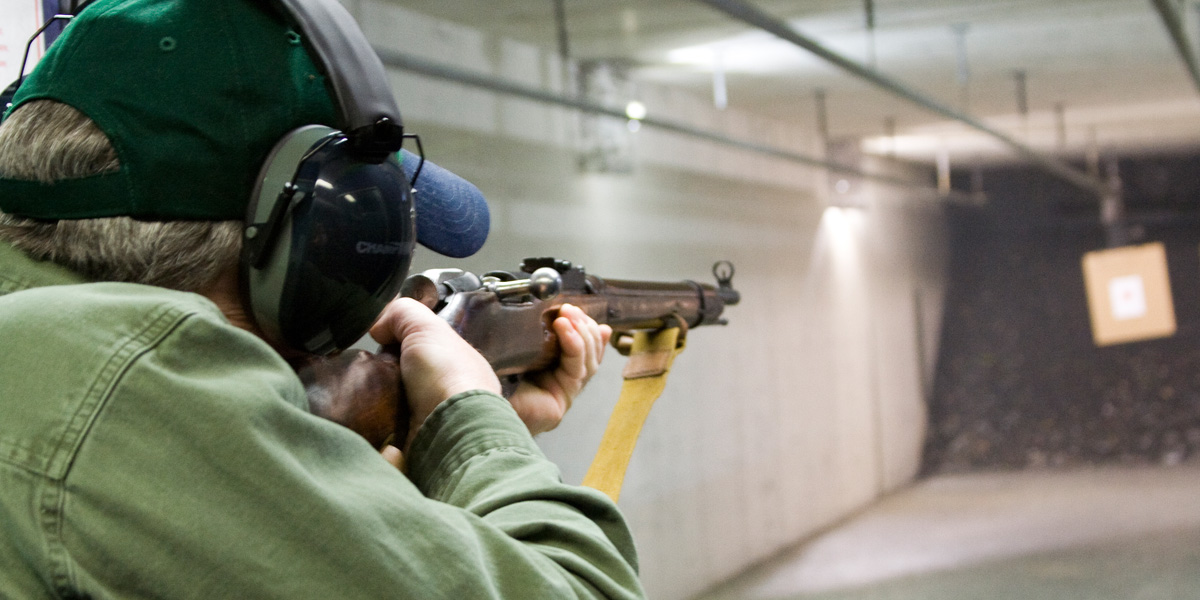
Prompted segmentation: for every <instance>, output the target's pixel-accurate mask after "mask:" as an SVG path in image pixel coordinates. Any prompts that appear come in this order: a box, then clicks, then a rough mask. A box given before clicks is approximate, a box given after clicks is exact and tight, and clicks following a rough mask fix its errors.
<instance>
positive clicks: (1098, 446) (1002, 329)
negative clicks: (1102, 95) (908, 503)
mask: <svg viewBox="0 0 1200 600" xmlns="http://www.w3.org/2000/svg"><path fill="white" fill-rule="evenodd" d="M1198 168H1200V156H1197V155H1193V154H1189V155H1182V156H1180V155H1177V156H1154V157H1144V156H1143V157H1134V158H1129V159H1124V160H1122V161H1121V163H1120V171H1121V174H1122V178H1123V180H1124V183H1125V189H1126V209H1127V214H1128V216H1129V222H1130V224H1131V226H1132V230H1133V233H1134V235H1135V237H1136V238H1138V239H1136V240H1135V243H1144V242H1150V241H1159V242H1162V243H1163V244H1164V245H1165V246H1166V249H1167V261H1168V266H1169V270H1170V278H1171V287H1172V295H1173V300H1174V304H1175V311H1176V320H1177V322H1178V332H1177V333H1176V335H1175V336H1173V337H1171V338H1166V339H1159V340H1152V341H1146V342H1136V343H1130V344H1123V345H1117V346H1110V347H1105V348H1097V347H1096V346H1095V345H1094V344H1093V343H1092V337H1091V329H1090V323H1089V320H1088V313H1087V299H1086V296H1085V292H1084V284H1083V276H1082V270H1081V265H1080V261H1081V258H1082V256H1083V254H1084V253H1085V252H1089V251H1092V250H1098V249H1101V248H1103V247H1104V232H1103V229H1102V227H1101V225H1100V222H1099V217H1098V215H1099V208H1098V206H1097V205H1096V203H1095V202H1094V201H1092V200H1090V199H1089V198H1088V197H1087V196H1084V195H1082V193H1081V192H1078V191H1076V190H1074V189H1073V188H1070V187H1068V186H1067V185H1066V184H1062V183H1060V182H1058V181H1056V180H1053V179H1050V178H1049V177H1048V176H1046V175H1043V174H1041V173H1040V172H1035V171H1033V170H1031V169H1025V168H1007V169H994V170H991V171H987V172H985V173H984V183H985V189H987V191H988V194H989V199H990V204H989V205H988V206H986V207H984V208H963V207H955V210H952V211H951V212H950V214H949V223H950V231H951V242H950V243H951V256H952V258H951V264H950V271H949V278H948V282H949V285H948V293H947V298H946V313H945V323H944V328H943V337H942V344H941V351H940V357H939V361H938V367H937V374H936V378H935V383H934V389H933V394H932V398H931V406H930V408H931V413H930V434H929V437H928V439H927V441H926V447H925V453H924V460H923V467H922V472H923V473H924V474H926V475H930V474H937V473H948V472H965V471H972V470H985V469H1021V468H1043V467H1052V468H1056V467H1070V466H1080V465H1098V464H1165V465H1174V464H1179V463H1181V462H1184V461H1186V460H1189V459H1192V458H1195V457H1200V181H1198V180H1197V179H1196V178H1195V177H1194V174H1195V173H1196V169H1198Z"/></svg>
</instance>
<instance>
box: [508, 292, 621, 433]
mask: <svg viewBox="0 0 1200 600" xmlns="http://www.w3.org/2000/svg"><path fill="white" fill-rule="evenodd" d="M553 327H554V334H555V335H556V336H558V345H559V350H560V352H561V354H560V356H559V361H558V367H557V368H554V369H552V370H546V371H541V372H538V373H529V374H526V375H524V376H523V377H522V379H521V382H520V383H519V384H518V385H517V388H516V390H515V391H514V392H513V394H512V396H511V397H509V402H511V403H512V405H513V408H515V409H517V414H518V415H520V416H521V420H522V421H524V422H525V426H526V427H528V428H529V432H530V433H532V434H534V435H537V434H539V433H542V432H545V431H550V430H551V429H554V428H555V427H558V424H559V422H560V421H562V418H563V415H565V414H566V412H567V410H568V409H570V408H571V402H572V401H573V400H574V399H575V397H576V396H578V395H579V392H580V391H582V390H583V386H584V384H586V383H587V381H588V379H590V378H591V377H592V375H595V374H596V370H597V369H598V368H599V367H600V361H601V360H602V359H603V358H604V349H605V347H607V345H608V340H609V338H611V337H612V328H611V327H609V326H608V325H598V324H596V321H595V320H594V319H592V318H591V317H589V316H587V314H586V313H584V312H583V311H582V310H580V309H579V308H578V307H576V306H572V305H570V304H563V305H562V306H561V307H560V308H559V311H558V317H557V318H556V319H554V323H553Z"/></svg>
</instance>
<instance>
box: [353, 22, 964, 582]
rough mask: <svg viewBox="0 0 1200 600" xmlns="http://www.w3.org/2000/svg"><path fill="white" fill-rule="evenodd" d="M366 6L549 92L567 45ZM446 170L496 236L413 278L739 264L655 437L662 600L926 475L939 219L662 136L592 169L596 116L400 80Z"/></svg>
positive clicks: (744, 123) (408, 48)
mask: <svg viewBox="0 0 1200 600" xmlns="http://www.w3.org/2000/svg"><path fill="white" fill-rule="evenodd" d="M347 5H348V6H349V7H350V8H351V10H352V11H353V12H355V14H356V16H357V17H358V18H359V20H360V22H361V23H362V24H363V27H364V29H365V31H366V32H367V34H368V37H370V38H371V40H372V42H373V43H374V44H376V45H378V46H381V47H390V48H395V49H397V50H402V51H405V52H411V53H415V54H418V55H422V56H425V57H427V58H431V59H436V60H439V61H443V62H446V63H450V64H454V65H457V66H459V67H462V68H468V69H472V70H476V71H479V72H483V73H488V74H492V75H497V76H503V77H506V78H510V79H514V80H517V81H521V82H524V83H526V84H529V85H537V86H541V87H543V88H545V89H550V90H555V89H561V87H562V83H561V79H560V77H559V75H560V74H561V72H562V69H561V66H560V65H558V64H557V62H556V60H555V58H554V57H553V56H552V53H551V52H547V51H544V50H543V49H539V48H534V47H530V46H526V45H522V44H519V43H516V42H512V41H507V40H500V39H494V38H493V37H490V36H489V35H487V34H486V33H484V32H480V31H475V30H471V29H466V28H463V27H461V26H457V25H454V24H451V23H446V22H440V21H436V20H433V19H429V18H427V17H424V16H422V15H419V14H416V13H412V12H410V11H407V10H405V9H404V8H402V7H401V5H402V3H393V2H382V1H379V0H354V1H348V2H347ZM392 84H393V87H394V89H395V91H396V96H397V100H398V102H399V104H400V107H401V109H402V111H403V112H404V116H405V120H406V124H407V125H408V128H409V129H410V130H411V131H413V132H416V133H419V134H421V135H422V137H423V139H424V144H425V149H426V152H427V154H428V155H429V157H430V158H431V159H432V160H434V161H435V162H438V163H439V164H441V165H443V166H445V167H447V168H450V169H451V170H454V171H456V172H458V173H459V174H461V175H463V176H465V177H467V178H468V179H470V180H472V181H473V182H475V183H476V184H477V185H478V186H479V187H480V188H481V189H482V190H483V191H484V193H485V194H486V195H487V196H488V198H489V201H490V203H491V206H492V210H493V217H494V226H493V231H492V234H491V237H490V239H489V241H488V243H487V245H486V246H485V247H484V249H483V251H482V252H481V253H480V254H479V255H478V256H476V257H472V258H471V259H467V260H450V259H446V258H443V257H438V256H436V255H433V254H432V253H428V252H427V253H426V254H424V255H421V256H419V257H418V261H417V262H418V264H417V265H416V268H430V267H435V266H455V267H461V268H467V269H471V270H490V269H496V268H502V269H511V268H515V267H516V266H517V264H518V262H519V261H520V259H521V258H522V257H524V256H541V255H553V256H557V257H560V258H565V259H569V260H572V261H575V262H576V263H579V264H583V265H585V266H586V267H587V268H588V270H589V271H590V272H593V273H596V274H598V275H601V276H608V277H617V278H623V279H663V280H681V279H697V280H701V281H711V275H710V269H711V266H712V264H713V262H714V261H716V260H720V259H728V260H731V261H733V263H734V264H735V265H736V267H737V275H736V277H735V278H734V283H735V286H736V287H737V289H738V290H739V291H741V293H742V298H743V301H742V303H741V304H740V305H739V306H736V307H731V308H730V309H728V310H727V313H726V314H727V316H728V318H729V320H730V325H729V326H728V327H725V328H715V327H714V328H707V329H702V330H697V331H695V332H694V333H693V334H692V335H691V336H690V338H689V340H688V348H687V350H686V352H684V353H683V354H682V355H681V356H680V358H679V359H678V361H677V362H676V367H675V370H674V372H673V373H672V376H671V380H670V382H669V385H668V388H667V391H666V393H665V394H664V395H663V397H662V398H661V399H660V400H659V402H658V404H657V405H656V407H655V410H654V412H653V413H652V414H651V416H650V419H649V422H648V423H647V424H646V428H645V430H644V432H643V434H642V437H641V440H640V443H639V446H638V448H637V452H636V453H635V455H634V457H633V461H632V464H631V465H630V467H629V472H628V476H627V479H626V482H625V487H624V491H623V494H622V497H621V506H622V507H623V509H624V510H625V512H626V514H627V515H628V517H629V519H630V521H631V523H632V526H633V528H634V529H635V534H636V536H637V539H638V543H639V549H640V553H641V560H642V574H643V579H644V581H645V584H646V587H647V589H648V590H649V592H650V593H651V595H652V597H654V598H659V599H665V600H671V599H677V598H686V597H689V596H691V595H693V594H695V593H697V592H700V591H701V590H703V589H706V588H708V587H710V586H712V585H714V584H715V583H718V582H719V581H721V580H723V579H725V578H726V577H728V576H730V575H733V574H735V573H737V572H739V571H741V570H743V569H745V568H747V567H748V566H750V565H751V564H753V563H755V562H757V561H760V560H762V559H764V558H766V557H768V556H770V555H771V554H773V553H775V552H776V551H778V550H779V549H781V548H784V547H786V546H789V545H792V544H794V543H796V542H797V541H799V540H801V539H802V538H803V537H805V536H806V535H809V534H811V533H812V532H814V531H815V530H818V529H820V528H822V527H825V526H827V525H829V524H831V523H832V522H834V521H836V520H838V519H840V518H842V517H844V516H846V515H847V514H849V513H851V512H853V511H855V510H857V509H859V508H860V507H862V506H864V505H866V504H868V503H870V502H871V501H872V500H873V499H874V498H876V497H878V496H879V495H880V494H882V493H883V492H884V491H886V490H889V489H893V488H896V487H898V486H902V485H904V484H905V483H906V482H908V481H910V480H911V478H912V477H913V475H914V473H915V472H916V471H917V468H918V461H919V456H920V449H921V443H922V440H923V436H924V428H925V401H924V394H925V387H926V386H925V382H926V381H928V380H929V374H928V370H929V369H931V368H932V366H933V365H932V359H931V357H934V356H936V347H935V344H936V340H937V339H938V327H939V325H940V314H941V302H942V297H943V287H944V282H943V266H942V265H943V262H944V250H943V247H944V244H943V223H942V214H941V207H940V206H939V205H938V204H937V203H936V202H935V201H933V200H931V199H929V198H927V197H924V198H922V197H914V196H912V195H911V193H904V192H901V191H897V190H896V189H895V188H877V187H874V186H871V185H867V184H864V185H860V186H856V188H855V193H856V194H857V195H858V196H859V197H860V200H859V201H860V203H861V204H862V205H863V207H862V208H853V209H848V208H827V206H826V201H825V200H824V198H825V196H827V194H826V193H825V192H824V190H825V189H827V187H828V186H827V181H826V176H825V175H824V174H823V173H819V172H817V171H814V170H813V169H811V168H807V167H804V166H800V165H797V164H793V163H789V162H786V161H782V160H779V159H772V158H766V157H764V156H762V155H757V154H754V153H749V152H745V151H737V150H732V149H729V148H725V147H721V146H717V145H715V144H712V143H708V142H698V141H695V140H693V139H690V138H687V137H683V136H680V135H676V134H670V133H663V132H658V131H654V130H652V129H651V128H645V129H643V130H642V131H641V132H638V133H637V134H631V135H632V137H631V138H630V139H629V140H627V141H628V142H629V148H630V149H631V152H632V157H633V169H632V172H630V173H626V174H613V173H607V174H601V173H582V172H581V171H580V170H579V168H578V166H577V155H578V143H579V142H578V140H579V135H578V131H579V124H580V119H579V116H578V115H575V114H572V113H571V112H570V111H566V110H563V109H556V108H551V107H547V106H544V105H540V104H536V103H533V102H530V101H525V100H519V99H513V98H510V97H501V96H497V95H495V94H492V93H489V92H484V91H480V90H478V89H472V88H468V87H465V86H462V85H458V84H453V83H447V82H444V81H438V80H433V79H428V78H424V77H420V76H415V75H412V74H408V73H403V72H394V73H392ZM638 89H639V93H640V94H641V96H642V97H643V99H644V101H645V102H646V104H647V105H648V106H649V107H650V110H651V111H657V112H658V113H659V114H670V115H671V116H672V118H675V119H678V120H682V121H685V122H688V123H692V124H694V125H696V126H699V127H705V128H709V129H713V130H720V131H723V132H725V133H726V134H728V135H731V136H739V137H743V138H747V139H754V140H757V141H759V142H762V143H770V144H775V145H779V146H784V147H792V148H794V149H796V150H800V151H810V152H811V151H812V149H813V148H812V147H813V146H814V144H813V142H812V140H811V139H810V138H807V137H805V136H802V135H801V134H800V133H799V132H798V131H797V129H796V128H795V127H790V126H788V125H787V124H785V123H776V122H771V121H767V120H764V119H760V118H756V117H754V116H753V115H746V114H740V113H737V112H735V111H732V110H729V111H725V112H723V113H719V112H716V111H714V110H712V109H711V108H709V106H708V102H707V101H706V100H705V99H703V98H693V97H689V96H687V95H685V94H682V93H679V92H677V91H671V90H659V89H653V88H650V87H647V86H645V85H639V86H638ZM623 362H624V360H623V359H622V358H621V357H620V356H618V355H616V354H615V353H611V354H609V356H608V360H607V361H606V362H605V364H604V366H603V368H602V370H601V372H600V373H599V374H598V375H597V376H596V378H595V379H594V380H593V382H592V384H591V385H590V387H589V389H588V390H587V391H586V392H585V394H584V395H583V396H582V397H581V398H579V399H578V400H577V401H576V403H575V407H574V408H573V410H572V412H571V414H570V415H568V418H567V420H566V421H565V422H564V423H563V425H562V426H561V427H560V428H559V429H558V430H556V431H554V432H551V433H549V434H546V435H543V436H542V437H541V438H539V441H540V442H541V444H542V446H543V448H544V449H545V451H546V452H547V454H548V455H549V456H550V457H551V458H553V459H554V460H555V461H556V462H557V463H558V464H560V465H561V467H562V470H563V474H564V478H565V479H566V480H567V481H572V482H578V481H580V480H581V479H582V477H583V474H584V473H585V471H586V470H587V467H588V464H589V463H590V461H591V458H592V455H593V453H594V452H595V449H596V446H597V444H598V442H599V439H600V436H601V434H602V433H603V430H604V426H605V423H606V420H607V418H608V414H609V412H610V411H611V408H612V406H613V404H614V403H615V401H616V397H617V394H618V392H619V389H620V370H621V367H622V365H623Z"/></svg>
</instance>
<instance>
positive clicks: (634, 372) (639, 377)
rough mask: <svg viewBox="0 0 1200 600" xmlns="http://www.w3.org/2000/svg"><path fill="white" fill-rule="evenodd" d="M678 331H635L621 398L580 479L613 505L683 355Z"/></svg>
mask: <svg viewBox="0 0 1200 600" xmlns="http://www.w3.org/2000/svg"><path fill="white" fill-rule="evenodd" d="M679 332H680V329H679V328H678V327H672V328H669V329H661V330H659V331H636V332H634V333H633V346H632V348H631V349H630V351H629V362H628V363H627V364H626V365H625V373H624V376H625V383H624V385H623V386H622V387H621V397H620V399H619V400H617V405H616V407H615V408H613V413H612V417H610V418H609V419H608V427H607V428H606V429H605V430H604V438H603V439H601V440H600V449H599V450H597V451H596V457H595V458H594V459H592V466H591V467H590V468H589V469H588V472H587V475H586V476H585V477H584V478H583V485H585V486H587V487H590V488H595V489H597V490H600V491H601V492H604V493H605V494H606V495H607V496H608V497H609V498H612V499H613V501H614V502H616V501H617V499H618V498H619V497H620V496H621V484H622V483H624V481H625V469H626V468H627V467H628V466H629V459H630V457H632V456H633V448H634V446H635V445H636V444H637V439H638V435H639V434H640V433H641V432H642V425H644V424H645V423H646V417H647V416H649V414H650V407H652V406H653V405H654V401H655V400H657V399H658V397H659V396H660V395H662V392H663V389H664V388H665V387H666V385H667V373H669V372H670V370H671V363H673V362H674V361H675V356H677V355H678V354H679V353H680V352H682V351H683V339H682V338H681V337H680V333H679Z"/></svg>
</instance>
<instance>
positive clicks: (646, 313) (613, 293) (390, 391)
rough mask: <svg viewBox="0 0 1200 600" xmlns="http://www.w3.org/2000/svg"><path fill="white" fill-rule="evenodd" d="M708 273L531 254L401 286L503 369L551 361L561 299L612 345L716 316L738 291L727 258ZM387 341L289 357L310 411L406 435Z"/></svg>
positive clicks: (370, 435)
mask: <svg viewBox="0 0 1200 600" xmlns="http://www.w3.org/2000/svg"><path fill="white" fill-rule="evenodd" d="M713 275H714V277H715V278H716V280H717V285H716V286H713V285H709V284H702V283H697V282H694V281H682V282H677V283H673V282H658V281H626V280H618V279H601V278H600V277H596V276H595V275H590V274H588V273H586V271H585V270H584V269H583V268H582V267H579V266H576V265H572V264H571V263H570V262H567V261H562V260H557V259H553V258H534V259H526V260H525V261H524V262H523V263H522V264H521V268H520V270H519V271H517V272H507V271H492V272H488V273H485V274H484V275H482V276H478V275H475V274H472V273H467V272H464V271H461V270H457V269H435V270H431V271H425V272H423V273H418V274H416V275H412V276H410V277H409V278H408V280H407V281H406V282H405V284H404V287H403V288H402V289H401V294H402V295H405V296H409V297H411V298H415V299H417V300H418V301H420V302H422V303H424V304H425V305H426V306H428V307H429V308H430V309H432V310H434V311H435V312H437V314H438V316H440V317H442V318H443V319H445V320H446V321H447V322H448V323H449V324H450V326H451V327H453V328H454V330H455V331H457V332H458V333H459V335H461V336H462V337H463V338H464V339H466V340H467V341H468V342H470V343H471V345H472V346H474V347H475V348H476V349H477V350H479V352H480V353H481V354H483V356H484V358H486V359H487V360H488V362H489V363H490V364H491V365H492V367H493V368H494V369H495V370H496V373H497V374H498V375H501V376H502V377H503V376H516V375H519V374H521V373H527V372H532V371H540V370H543V369H547V368H551V367H553V366H554V365H555V363H556V361H557V359H558V354H559V350H558V339H557V337H556V336H555V334H554V329H553V327H552V326H551V323H552V322H553V321H554V319H555V318H556V317H557V316H558V308H559V307H560V306H562V305H563V304H573V305H575V306H578V307H579V308H580V309H582V310H583V311H584V312H585V313H587V314H588V315H589V316H591V317H592V318H593V319H595V320H596V321H597V322H598V323H602V324H608V325H609V326H610V327H612V328H613V331H614V334H615V335H614V336H613V343H614V345H616V346H618V348H619V347H620V345H621V340H622V339H626V338H627V335H625V334H629V333H632V332H633V331H636V330H646V329H649V330H656V329H662V328H665V327H671V326H676V325H678V326H682V327H684V328H685V329H691V328H695V327H699V326H703V325H724V324H725V321H724V320H723V319H722V318H721V313H722V312H723V311H724V309H725V307H726V306H729V305H733V304H737V303H738V301H739V299H740V297H739V294H738V292H737V291H736V290H734V289H733V284H732V281H733V265H732V264H731V263H729V262H727V261H722V262H719V263H717V264H716V265H714V266H713ZM387 350H388V349H384V352H381V353H380V354H371V353H369V352H365V351H356V352H346V353H342V354H341V355H338V356H335V357H314V358H310V359H306V360H305V361H303V362H302V363H300V364H297V365H295V366H296V367H297V372H298V374H299V375H300V378H301V381H303V382H304V384H305V389H306V391H307V392H308V397H309V405H310V408H311V409H312V411H313V412H314V413H315V414H317V415H320V416H323V417H326V418H328V419H330V420H333V421H335V422H338V423H341V424H342V425H345V426H347V427H349V428H350V429H353V430H354V431H356V432H358V433H359V434H360V435H362V436H363V437H364V438H366V439H367V441H369V442H371V443H372V444H373V445H374V446H376V447H381V446H383V445H384V444H386V443H390V441H391V440H392V439H398V440H403V439H405V437H404V436H405V435H406V434H407V428H408V406H407V403H406V402H405V400H404V396H403V386H402V385H401V383H400V372H399V368H398V367H397V366H396V358H395V356H394V355H393V354H391V353H389V352H387Z"/></svg>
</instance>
